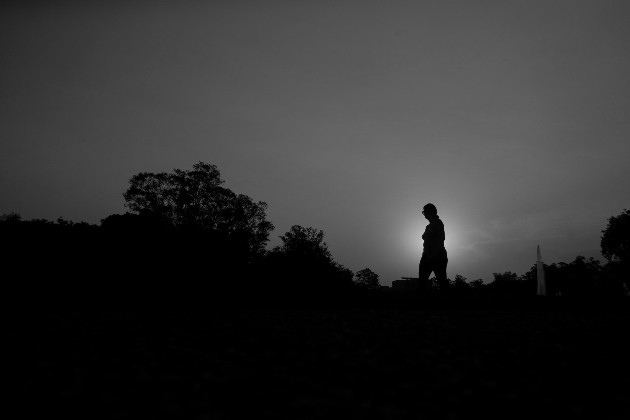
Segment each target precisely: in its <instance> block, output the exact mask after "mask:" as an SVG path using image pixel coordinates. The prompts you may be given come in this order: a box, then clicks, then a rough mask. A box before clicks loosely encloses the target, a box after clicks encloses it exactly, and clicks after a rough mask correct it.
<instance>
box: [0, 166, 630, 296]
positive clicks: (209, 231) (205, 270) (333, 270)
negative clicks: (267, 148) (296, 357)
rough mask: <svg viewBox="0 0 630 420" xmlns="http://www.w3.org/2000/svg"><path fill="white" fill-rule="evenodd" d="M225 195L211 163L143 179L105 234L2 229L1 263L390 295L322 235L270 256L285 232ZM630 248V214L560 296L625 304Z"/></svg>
mask: <svg viewBox="0 0 630 420" xmlns="http://www.w3.org/2000/svg"><path fill="white" fill-rule="evenodd" d="M224 184H225V181H224V180H223V178H222V177H221V173H220V172H219V170H218V168H217V167H216V166H215V165H212V164H208V163H204V162H199V163H197V164H195V165H193V167H192V169H191V170H180V169H175V170H173V171H172V172H170V173H167V172H161V173H151V172H140V173H138V174H136V175H134V176H132V177H131V179H130V180H129V186H128V188H127V189H126V191H125V192H124V193H123V197H124V199H125V207H126V208H127V209H128V211H127V212H126V213H124V214H112V215H109V216H107V217H105V218H104V219H102V220H101V223H100V225H92V224H88V223H84V222H81V223H73V222H70V221H66V220H63V219H58V220H57V221H56V222H53V221H48V220H30V221H22V220H21V218H20V216H19V215H18V214H15V213H13V214H9V215H5V216H3V217H2V218H1V219H0V235H1V237H2V238H3V241H2V245H1V246H2V250H1V251H2V253H1V255H2V260H3V263H4V265H5V267H7V268H9V270H6V272H7V273H10V274H5V280H7V281H8V282H9V284H14V285H15V284H29V282H32V281H36V282H37V283H38V284H40V285H41V284H42V282H43V283H45V284H50V285H55V287H60V285H61V287H62V288H63V285H67V290H68V291H70V290H77V289H79V290H81V289H86V288H87V289H89V290H91V291H92V292H95V293H96V292H97V291H100V292H99V293H121V294H130V295H141V296H143V297H147V296H150V295H151V293H158V294H162V295H164V294H174V293H175V294H176V293H182V294H188V295H190V294H195V293H200V294H201V295H203V296H208V295H213V296H225V295H228V294H230V295H232V296H235V295H244V294H249V295H251V296H266V299H267V298H269V296H275V297H277V298H278V299H285V298H291V299H293V298H298V299H309V298H310V299H322V298H330V297H331V296H336V297H337V298H338V299H343V298H344V297H347V296H349V295H350V294H351V293H355V292H369V293H376V292H379V291H380V290H381V287H380V284H379V276H378V275H377V274H376V273H374V272H373V271H372V270H371V269H370V268H367V267H366V268H365V269H363V270H360V271H358V272H357V273H353V272H352V271H351V270H350V269H348V268H347V267H344V266H343V265H342V264H340V263H339V262H337V261H336V260H335V259H334V258H333V256H332V254H331V252H330V250H329V249H328V245H327V244H326V242H325V241H324V232H323V231H322V230H319V229H315V228H313V227H303V226H300V225H295V226H292V227H291V228H290V229H289V231H288V232H286V233H285V234H283V235H281V236H280V240H281V244H280V245H278V246H276V247H274V248H273V249H271V250H267V249H266V246H267V244H268V242H269V237H270V233H271V232H272V231H273V229H274V225H273V223H271V221H269V220H268V219H267V214H266V210H267V204H266V203H265V202H263V201H258V202H256V201H254V200H253V199H252V198H250V197H249V196H247V195H244V194H237V193H235V192H233V191H231V190H230V189H228V188H226V187H225V186H224ZM629 238H630V211H628V210H624V212H622V213H621V214H620V215H618V216H613V217H611V218H610V219H609V220H608V226H607V227H606V229H605V230H604V231H603V236H602V240H601V249H602V254H603V255H604V257H605V258H606V259H607V263H606V264H605V265H602V264H601V263H600V262H599V261H597V260H594V259H592V258H590V259H586V258H584V257H582V256H578V257H577V258H576V259H575V261H573V262H571V263H568V264H566V263H554V264H550V265H545V271H546V276H547V284H548V290H549V292H550V294H552V295H565V296H578V295H587V294H592V293H599V294H602V295H621V294H623V293H624V290H627V288H629V287H630V282H629V279H630V274H629V273H630V269H629V265H630V245H629ZM20 282H22V283H20ZM535 284H536V266H535V265H534V266H533V267H532V268H531V269H530V270H529V271H528V272H527V273H525V274H524V275H522V276H518V275H516V274H515V273H512V272H505V273H494V280H493V281H492V282H491V283H489V284H484V283H483V281H481V280H474V281H468V280H467V279H466V278H465V277H463V276H461V275H456V276H455V279H454V280H450V279H449V280H447V281H446V282H445V283H443V284H438V283H437V282H436V280H435V279H432V286H431V293H434V294H446V295H452V294H502V295H528V294H533V293H534V291H535V290H536V287H535ZM624 288H626V289H624ZM114 291H116V292H114Z"/></svg>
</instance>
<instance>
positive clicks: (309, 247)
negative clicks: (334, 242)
mask: <svg viewBox="0 0 630 420" xmlns="http://www.w3.org/2000/svg"><path fill="white" fill-rule="evenodd" d="M280 240H281V241H282V245H281V246H279V247H276V248H275V251H276V252H280V253H283V254H285V255H289V256H292V257H296V258H310V259H313V260H317V261H323V262H326V263H328V262H330V261H332V255H331V254H330V251H329V250H328V244H326V242H324V231H323V230H318V229H315V228H312V227H307V228H305V227H302V226H299V225H294V226H291V229H289V231H288V232H287V233H285V234H284V235H281V236H280Z"/></svg>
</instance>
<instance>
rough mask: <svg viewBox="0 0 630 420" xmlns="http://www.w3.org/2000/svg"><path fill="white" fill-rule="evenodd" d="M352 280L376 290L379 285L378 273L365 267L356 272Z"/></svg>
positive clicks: (361, 285)
mask: <svg viewBox="0 0 630 420" xmlns="http://www.w3.org/2000/svg"><path fill="white" fill-rule="evenodd" d="M354 282H355V283H356V284H357V285H358V286H360V287H363V288H366V289H368V290H377V289H378V288H379V287H380V284H379V276H378V274H376V273H375V272H374V271H372V270H370V269H369V268H367V267H366V268H364V269H363V270H359V271H357V272H356V274H355V275H354Z"/></svg>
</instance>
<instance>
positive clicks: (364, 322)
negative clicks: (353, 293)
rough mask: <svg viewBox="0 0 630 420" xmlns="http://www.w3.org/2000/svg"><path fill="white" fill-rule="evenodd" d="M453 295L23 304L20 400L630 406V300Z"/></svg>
mask: <svg viewBox="0 0 630 420" xmlns="http://www.w3.org/2000/svg"><path fill="white" fill-rule="evenodd" d="M368 306H369V305H368ZM438 306H439V305H434V306H433V307H431V306H430V305H429V306H427V307H425V308H422V307H420V308H419V307H410V306H409V305H407V307H406V308H404V309H395V308H392V307H391V306H388V307H380V308H379V309H375V308H374V307H372V309H370V308H369V307H365V305H364V307H355V308H350V309H342V308H336V309H334V308H328V309H308V310H288V309H287V310H269V309H267V310H264V309H258V310H232V311H230V310H221V311H214V312H205V313H181V312H180V313H163V312H159V313H158V312H151V313H126V312H125V313H118V312H116V313H53V312H45V313H40V314H34V313H29V314H24V313H17V312H12V315H10V316H7V315H5V317H4V321H5V323H6V326H7V328H6V329H5V332H6V333H7V334H8V340H7V341H6V342H5V346H6V347H8V348H9V350H10V353H9V356H7V357H8V359H7V366H8V370H9V371H10V372H11V373H13V374H15V375H16V376H15V377H10V378H11V380H12V381H14V385H12V389H13V391H15V392H16V394H17V395H15V396H13V395H10V400H11V401H12V403H13V404H17V405H18V407H19V413H21V415H22V416H21V417H22V418H40V416H41V415H42V414H43V415H45V416H46V417H52V416H54V417H60V418H64V417H69V416H77V417H82V418H87V419H89V418H95V417H99V418H102V417H105V418H112V419H113V418H116V419H118V418H133V419H151V418H161V417H172V418H183V419H184V418H185V419H188V418H190V419H206V418H208V419H210V418H212V419H222V418H226V419H228V418H330V417H333V416H335V417H339V418H356V419H363V418H383V419H397V418H446V419H451V418H452V419H456V418H477V417H480V418H495V417H496V418H498V417H501V418H508V419H511V418H534V417H545V418H547V417H552V418H554V417H555V418H563V419H564V418H571V419H574V418H589V419H590V418H597V419H603V418H619V419H622V418H623V419H627V418H630V397H629V395H630V359H629V356H630V352H629V350H630V343H629V341H630V340H627V339H628V333H629V332H630V312H629V311H628V310H626V309H619V307H616V308H607V307H606V306H605V305H604V306H599V307H593V308H591V309H587V308H580V309H579V310H578V309H576V308H575V307H566V305H565V306H562V307H554V305H543V306H540V305H533V306H531V307H527V306H526V305H521V306H519V305H514V306H510V305H509V304H505V305H503V307H494V308H489V309H482V308H479V307H478V308H472V309H471V308H468V309H466V310H460V309H457V308H454V307H452V305H451V307H442V308H440V307H438ZM5 337H7V336H6V335H5ZM35 415H37V416H38V417H34V416H35ZM16 417H18V418H19V416H13V415H12V416H11V418H16ZM5 418H8V417H5Z"/></svg>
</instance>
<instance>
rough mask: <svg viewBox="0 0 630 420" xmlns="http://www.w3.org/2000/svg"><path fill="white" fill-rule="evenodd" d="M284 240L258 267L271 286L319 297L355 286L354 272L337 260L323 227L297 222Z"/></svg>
mask: <svg viewBox="0 0 630 420" xmlns="http://www.w3.org/2000/svg"><path fill="white" fill-rule="evenodd" d="M280 240H281V241H282V245H280V246H276V247H274V249H272V250H271V251H270V252H269V253H268V254H267V256H266V257H265V259H264V264H262V266H261V267H259V268H258V269H257V272H258V273H260V274H259V275H260V276H261V277H262V278H264V279H265V281H266V283H267V284H268V285H269V287H270V288H272V289H273V290H276V291H277V292H278V293H281V294H286V295H290V296H298V295H299V296H301V297H304V296H306V295H309V294H310V295H311V297H313V296H316V297H317V298H318V299H319V298H322V296H324V295H328V296H332V295H339V294H342V293H345V292H347V291H349V290H350V289H351V288H352V284H353V283H352V278H353V273H352V271H351V270H349V269H347V268H346V267H344V266H343V265H341V264H339V263H337V262H336V261H335V260H334V259H333V257H332V255H331V253H330V251H329V250H328V245H327V244H326V242H324V232H323V231H322V230H319V229H315V228H312V227H302V226H299V225H294V226H292V227H291V229H289V231H288V232H287V233H285V234H284V235H281V236H280Z"/></svg>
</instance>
